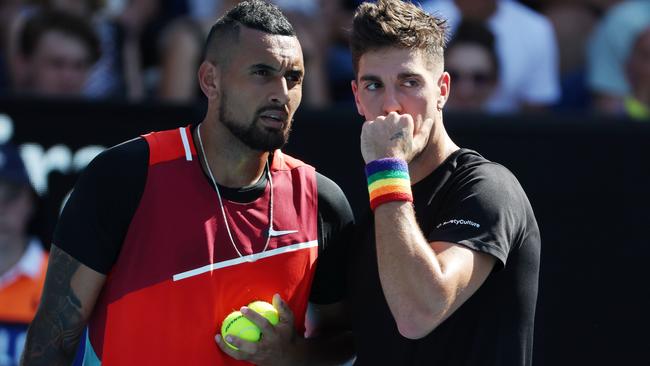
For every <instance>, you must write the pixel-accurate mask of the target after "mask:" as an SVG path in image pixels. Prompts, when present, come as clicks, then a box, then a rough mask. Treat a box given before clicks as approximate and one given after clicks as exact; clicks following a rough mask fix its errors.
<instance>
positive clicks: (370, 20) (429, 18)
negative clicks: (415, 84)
mask: <svg viewBox="0 0 650 366" xmlns="http://www.w3.org/2000/svg"><path fill="white" fill-rule="evenodd" d="M447 28H448V27H447V21H446V20H445V19H442V18H437V17H435V16H433V15H431V14H428V13H426V12H425V11H424V10H422V8H420V7H419V6H417V5H414V4H412V3H409V2H405V1H401V0H378V1H377V2H376V3H367V2H366V3H363V4H361V5H359V7H358V8H357V10H356V12H355V14H354V22H353V24H352V34H351V37H350V50H351V51H352V62H353V65H354V72H355V74H356V73H357V72H358V67H359V59H360V58H361V56H362V55H363V54H364V53H366V52H368V51H374V50H378V49H381V48H385V47H397V48H406V49H419V50H422V51H424V52H425V53H426V54H427V55H429V56H431V57H432V60H433V61H440V62H441V61H442V59H443V52H444V48H445V43H446V42H447Z"/></svg>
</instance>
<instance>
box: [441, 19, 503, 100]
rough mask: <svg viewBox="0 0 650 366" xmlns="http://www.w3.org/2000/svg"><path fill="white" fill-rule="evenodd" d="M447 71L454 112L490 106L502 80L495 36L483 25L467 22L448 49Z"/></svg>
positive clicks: (458, 30) (446, 58) (463, 24)
mask: <svg viewBox="0 0 650 366" xmlns="http://www.w3.org/2000/svg"><path fill="white" fill-rule="evenodd" d="M445 68H446V69H447V72H449V75H450V76H451V88H452V89H453V93H451V95H450V97H449V101H448V102H447V108H449V109H450V110H462V111H468V110H470V111H471V110H473V111H477V110H481V109H484V108H486V107H487V103H488V101H489V99H490V98H491V97H492V95H493V94H494V91H495V89H496V87H497V80H498V78H499V61H498V60H497V55H496V51H495V49H494V35H493V34H492V32H491V31H490V30H489V29H488V28H487V26H485V25H484V24H483V23H480V22H473V21H463V22H461V24H460V25H459V26H458V28H457V29H456V33H455V35H454V38H453V39H452V40H451V42H449V45H448V46H447V51H446V56H445Z"/></svg>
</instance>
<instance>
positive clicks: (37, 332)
mask: <svg viewBox="0 0 650 366" xmlns="http://www.w3.org/2000/svg"><path fill="white" fill-rule="evenodd" d="M104 280H105V276H104V275H102V274H100V273H97V272H95V271H93V270H92V269H90V268H88V267H86V266H84V265H83V264H81V263H79V262H78V261H77V260H76V259H74V258H72V257H70V256H69V255H68V254H67V253H65V252H64V251H62V250H60V249H59V248H57V247H56V246H54V245H52V249H51V251H50V259H49V265H48V270H47V275H46V278H45V286H44V288H43V295H42V296H41V302H40V304H39V306H38V311H37V312H36V316H35V317H34V320H33V321H32V323H31V325H30V327H29V330H28V332H27V339H26V342H25V350H24V352H23V358H22V362H21V364H22V365H24V366H31V365H70V364H71V363H72V361H73V359H74V356H75V353H76V350H77V346H78V344H79V340H80V338H81V334H82V333H83V329H84V327H85V326H86V322H87V320H88V318H89V316H90V313H91V311H92V308H93V307H94V305H95V300H96V299H97V296H98V294H99V291H100V290H101V287H102V285H103V283H104Z"/></svg>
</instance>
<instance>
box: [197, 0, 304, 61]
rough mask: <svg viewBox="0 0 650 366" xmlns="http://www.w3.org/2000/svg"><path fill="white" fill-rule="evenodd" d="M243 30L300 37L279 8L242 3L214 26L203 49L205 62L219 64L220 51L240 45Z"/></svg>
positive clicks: (249, 1)
mask: <svg viewBox="0 0 650 366" xmlns="http://www.w3.org/2000/svg"><path fill="white" fill-rule="evenodd" d="M241 26H244V27H247V28H251V29H256V30H259V31H262V32H264V33H268V34H273V35H281V36H294V37H295V35H296V33H295V31H294V30H293V26H292V25H291V23H289V20H288V19H287V17H286V16H285V15H284V14H283V13H282V11H280V9H279V8H278V7H277V6H276V5H273V4H271V3H269V2H267V1H262V0H247V1H242V2H240V3H239V4H237V5H236V6H235V7H233V8H232V9H230V10H229V11H228V12H227V13H226V14H225V15H223V16H222V17H221V18H219V19H218V20H217V22H216V23H215V24H214V25H213V26H212V28H211V29H210V33H209V34H208V38H207V40H206V42H205V47H204V49H203V59H204V60H205V59H210V60H211V61H217V60H216V58H217V55H216V54H215V53H216V51H218V50H219V49H220V48H221V46H222V45H224V46H225V45H227V44H229V42H227V41H234V42H237V40H238V36H239V30H240V27H241ZM221 54H226V52H222V53H221ZM223 60H225V59H224V58H223V57H222V58H221V61H223Z"/></svg>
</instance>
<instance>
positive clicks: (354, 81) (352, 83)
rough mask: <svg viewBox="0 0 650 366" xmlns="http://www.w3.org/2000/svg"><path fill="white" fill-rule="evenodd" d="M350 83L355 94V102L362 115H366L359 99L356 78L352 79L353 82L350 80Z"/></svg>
mask: <svg viewBox="0 0 650 366" xmlns="http://www.w3.org/2000/svg"><path fill="white" fill-rule="evenodd" d="M350 85H351V86H352V94H354V103H355V104H356V105H357V112H358V113H359V114H360V115H361V116H365V114H364V113H363V106H362V105H361V102H360V101H359V85H358V84H357V81H356V80H352V82H350Z"/></svg>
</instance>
